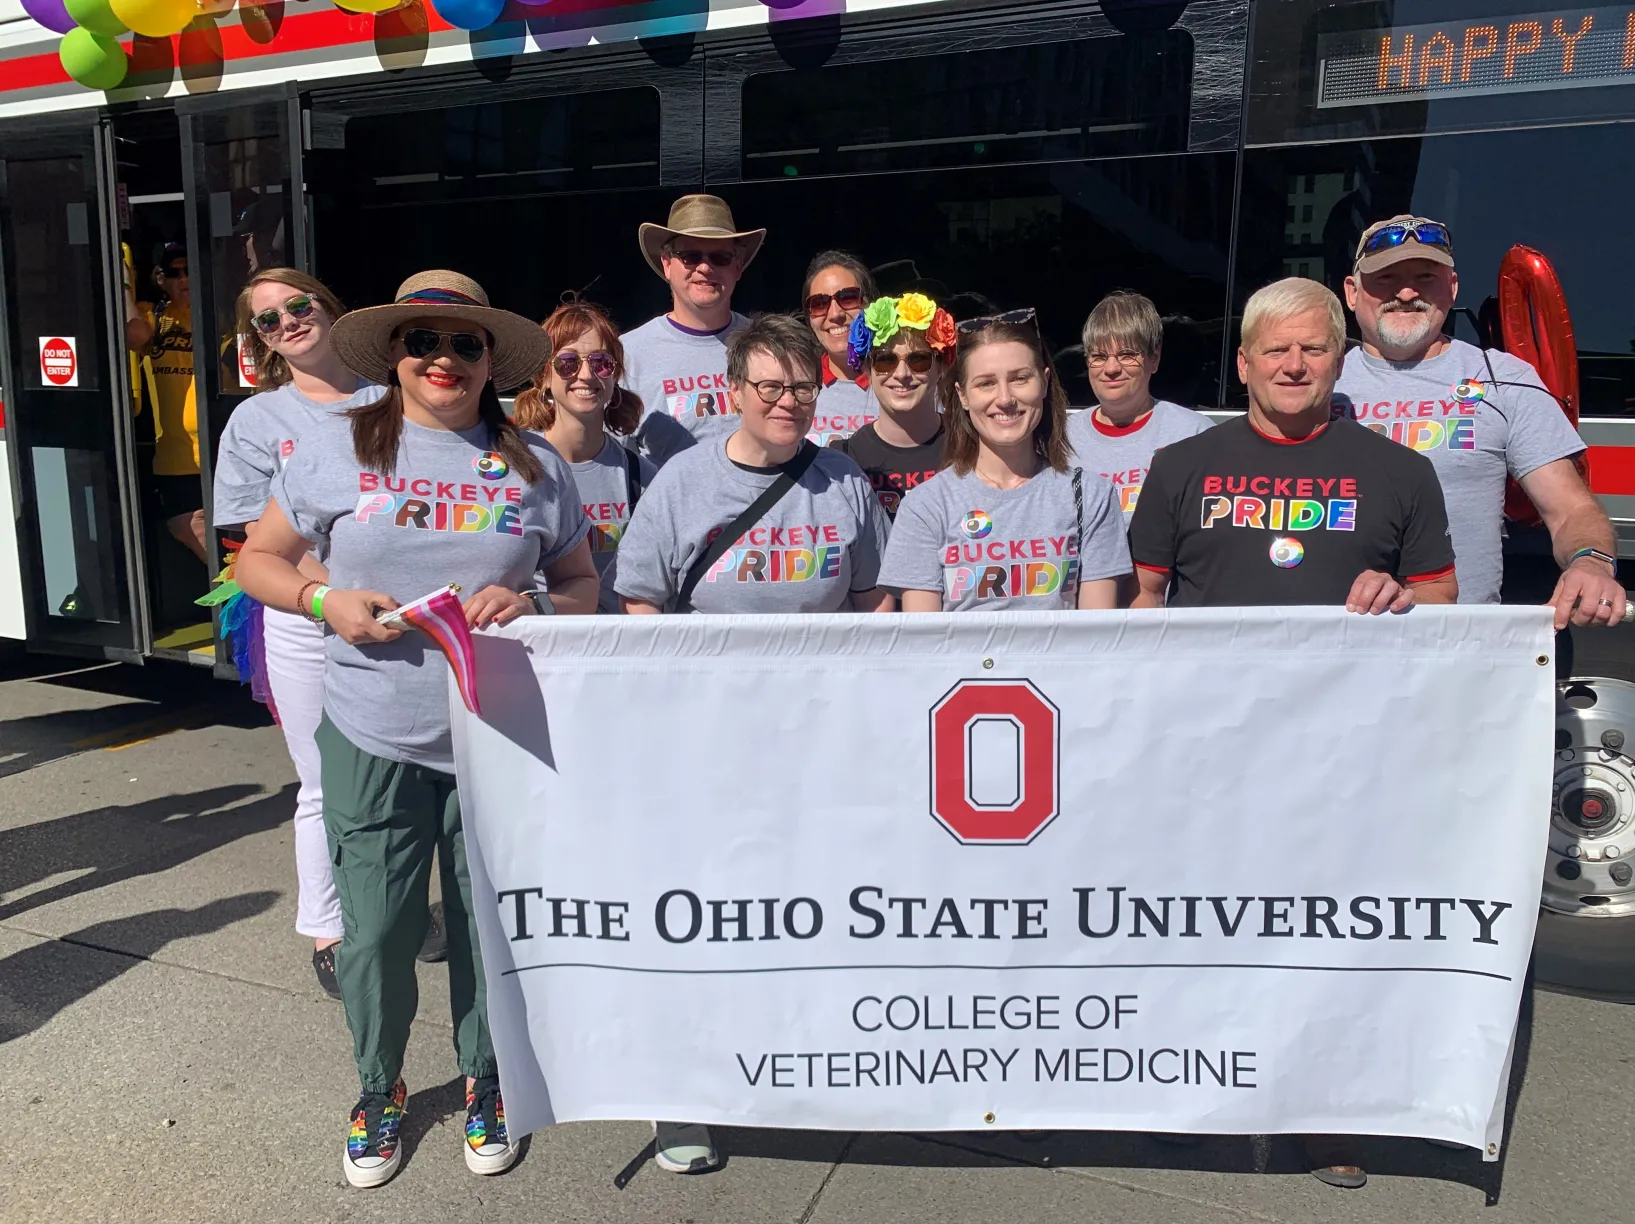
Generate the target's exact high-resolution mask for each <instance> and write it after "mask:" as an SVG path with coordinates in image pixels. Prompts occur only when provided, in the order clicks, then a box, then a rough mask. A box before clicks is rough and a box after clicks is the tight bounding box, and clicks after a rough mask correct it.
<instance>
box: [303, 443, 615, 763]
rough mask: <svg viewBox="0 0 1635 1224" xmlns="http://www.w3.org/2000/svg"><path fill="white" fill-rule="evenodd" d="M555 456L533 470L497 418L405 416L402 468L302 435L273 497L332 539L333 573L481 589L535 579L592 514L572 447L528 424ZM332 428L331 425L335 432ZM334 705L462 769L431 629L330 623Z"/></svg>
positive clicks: (380, 745) (401, 755)
mask: <svg viewBox="0 0 1635 1224" xmlns="http://www.w3.org/2000/svg"><path fill="white" fill-rule="evenodd" d="M522 436H523V438H524V439H526V440H527V443H528V448H529V449H530V450H531V451H533V453H534V454H535V455H536V456H538V458H539V461H540V462H541V463H542V464H543V465H544V468H545V474H544V476H543V478H541V479H540V480H538V481H536V482H535V483H534V484H531V485H530V484H525V483H524V482H523V481H522V480H521V478H520V477H518V476H517V475H516V474H515V473H514V472H512V471H511V470H510V467H509V465H508V464H507V463H506V461H505V460H504V459H503V458H502V457H501V456H500V455H499V454H498V453H496V452H494V451H492V450H490V449H489V447H490V446H491V445H492V435H491V434H490V432H489V430H488V427H487V426H484V425H479V426H477V427H476V428H474V429H469V430H465V431H463V432H460V433H453V432H450V431H447V430H441V429H427V428H425V427H424V426H421V425H416V424H414V423H413V422H412V421H407V420H406V421H404V422H403V440H402V443H401V445H400V447H399V449H398V456H397V465H396V470H395V472H394V473H393V474H392V475H390V476H382V475H379V474H378V473H376V472H371V471H367V470H365V469H364V468H363V465H362V464H360V463H359V462H358V461H357V459H356V458H355V457H354V455H353V452H352V447H351V445H350V439H348V440H347V442H346V444H345V445H320V446H302V447H300V448H299V449H298V450H297V451H296V452H295V455H294V457H293V458H291V460H290V461H289V462H288V463H287V464H285V466H284V468H283V470H282V471H281V472H280V473H279V474H278V476H277V477H276V478H275V479H274V481H273V498H274V499H275V500H276V501H277V502H278V504H279V506H280V507H281V508H282V509H283V511H284V513H285V515H287V516H288V517H289V520H290V522H291V523H293V524H294V525H295V529H296V530H297V531H299V532H300V533H301V534H302V535H303V536H305V537H306V538H307V539H309V540H320V539H325V538H327V539H328V540H329V545H330V549H329V581H330V583H331V584H332V585H334V586H336V587H339V588H344V589H355V588H363V589H365V590H371V591H380V592H383V593H384V594H387V595H390V596H391V597H392V598H393V599H396V600H397V601H398V602H399V603H409V602H410V601H411V600H415V599H419V598H420V597H421V596H422V595H427V594H430V593H431V592H432V591H435V590H437V588H439V587H441V586H444V585H445V584H447V583H450V582H455V583H458V584H459V585H460V597H461V598H462V599H467V598H470V597H471V596H472V595H475V594H476V593H477V592H478V591H480V590H482V589H483V588H484V587H487V586H502V587H508V588H509V589H511V590H513V591H521V590H526V589H527V588H528V587H529V585H530V584H531V582H532V580H533V576H534V574H535V572H536V571H539V570H542V569H545V568H546V567H548V566H550V565H552V564H554V563H555V562H556V561H558V560H560V559H561V558H562V557H564V556H566V555H567V554H568V553H569V552H570V551H572V550H573V548H574V547H575V546H576V545H577V544H578V543H579V541H580V540H582V539H584V537H585V534H586V532H588V531H589V530H590V523H589V522H588V521H587V520H586V518H585V515H584V512H583V511H582V510H581V509H580V504H581V503H580V498H579V490H578V489H577V488H575V487H574V483H573V474H572V473H571V472H569V471H568V465H567V464H565V463H563V462H562V457H561V456H560V455H558V454H557V453H556V451H554V450H552V449H551V447H550V445H549V444H548V443H547V442H546V441H545V439H544V438H542V437H540V436H539V435H538V434H535V433H524V434H523V435H522ZM325 441H327V439H325ZM325 650H326V661H325V665H324V710H325V712H327V713H328V715H329V718H330V721H331V722H333V723H334V724H335V727H336V729H337V730H339V731H340V732H341V734H342V735H344V736H346V738H347V739H348V740H350V741H351V742H352V743H353V744H354V745H356V746H357V747H359V748H361V749H363V750H364V751H365V752H369V753H372V754H373V755H375V756H378V757H386V758H387V759H389V760H393V761H404V762H407V763H409V764H412V765H423V766H426V767H427V768H429V769H437V770H441V771H443V772H444V773H453V772H454V759H453V755H452V751H451V748H450V745H449V711H448V672H449V669H448V664H447V663H446V662H444V660H443V656H442V654H441V653H440V652H439V651H438V649H437V647H436V645H435V644H433V642H432V640H431V638H429V637H427V636H426V635H425V634H423V633H420V632H418V631H413V630H411V631H409V632H406V633H405V634H404V635H403V636H402V637H400V638H398V639H397V640H396V641H394V642H380V643H371V644H369V645H366V646H350V645H348V644H347V643H346V642H345V641H343V640H342V639H341V638H340V637H338V636H336V635H335V634H334V633H328V634H326V638H325Z"/></svg>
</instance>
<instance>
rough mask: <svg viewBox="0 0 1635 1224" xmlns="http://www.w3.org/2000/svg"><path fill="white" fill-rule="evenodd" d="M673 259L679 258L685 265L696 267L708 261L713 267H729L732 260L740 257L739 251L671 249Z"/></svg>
mask: <svg viewBox="0 0 1635 1224" xmlns="http://www.w3.org/2000/svg"><path fill="white" fill-rule="evenodd" d="M670 258H671V259H679V260H680V261H681V262H682V264H683V265H685V266H686V267H689V268H696V267H698V265H699V264H701V263H707V264H709V265H710V267H712V268H728V267H731V266H732V261H733V260H735V259H737V258H738V252H737V251H671V252H670Z"/></svg>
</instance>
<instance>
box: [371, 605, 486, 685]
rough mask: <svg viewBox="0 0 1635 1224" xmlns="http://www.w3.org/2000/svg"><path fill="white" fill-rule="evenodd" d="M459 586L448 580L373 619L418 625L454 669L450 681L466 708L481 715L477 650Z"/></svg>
mask: <svg viewBox="0 0 1635 1224" xmlns="http://www.w3.org/2000/svg"><path fill="white" fill-rule="evenodd" d="M459 590H460V588H459V587H458V586H455V585H453V584H452V583H451V584H450V585H448V586H446V587H444V588H443V589H442V590H440V591H433V592H432V593H431V594H430V595H426V596H423V597H422V598H420V599H417V600H415V601H414V602H413V603H411V604H404V605H403V607H401V608H394V609H392V610H391V611H390V612H383V613H382V614H381V615H380V616H379V617H377V618H376V619H378V620H379V621H380V623H381V624H383V625H392V626H394V627H396V628H410V629H418V630H420V631H421V632H422V633H425V634H428V635H429V636H430V637H431V640H432V641H434V642H436V643H437V649H439V650H441V651H442V652H443V657H444V658H445V659H447V660H448V665H449V666H450V667H451V668H453V669H454V683H455V684H456V685H458V686H459V688H460V699H461V700H462V701H464V702H465V703H466V709H468V710H470V711H471V712H472V713H473V714H476V715H477V716H478V717H481V716H482V712H483V708H482V703H481V702H479V701H478V700H477V653H476V651H475V650H474V649H473V648H472V645H471V630H470V629H469V628H467V627H466V614H465V609H463V608H462V607H460V597H459V594H458V592H459Z"/></svg>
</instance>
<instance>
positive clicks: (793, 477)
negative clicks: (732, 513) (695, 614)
mask: <svg viewBox="0 0 1635 1224" xmlns="http://www.w3.org/2000/svg"><path fill="white" fill-rule="evenodd" d="M817 455H818V448H817V446H816V445H814V444H813V443H811V442H802V443H801V447H800V450H798V451H796V452H795V457H794V458H793V459H791V460H790V461H789V462H788V463H786V464H784V465H783V466H782V467H781V468H780V469H779V470H778V478H777V479H776V480H774V481H773V482H772V483H771V484H769V485H767V487H766V489H765V490H764V491H763V492H762V493H761V495H760V496H759V497H757V498H756V499H755V500H754V501H752V502H750V504H749V505H748V506H746V507H745V508H744V512H743V513H742V514H740V515H739V516H738V517H737V518H735V519H733V520H732V522H730V523H728V524H727V525H726V526H725V527H723V528H722V529H721V534H720V535H718V536H716V537H715V539H714V540H713V541H712V542H711V544H710V546H709V547H708V548H706V549H705V550H704V552H703V555H701V556H700V557H699V558H698V560H697V561H694V562H693V567H692V568H691V569H690V570H688V571H687V577H686V580H685V581H684V582H682V584H681V593H680V594H679V595H678V596H677V597H676V611H677V612H688V611H691V610H692V606H693V590H694V589H695V588H696V587H697V586H698V584H699V583H700V582H702V581H704V575H705V574H707V573H709V571H710V566H712V565H714V564H715V563H716V562H717V561H719V560H720V559H721V556H722V554H723V553H725V552H726V551H727V549H729V548H731V547H732V546H733V544H734V543H736V542H737V540H738V538H739V537H740V536H741V535H743V534H744V532H746V531H748V530H749V529H750V528H751V527H753V526H755V524H756V523H758V522H760V521H761V519H762V518H764V517H765V516H766V513H767V511H768V510H771V509H772V507H773V506H776V505H777V504H778V503H779V502H781V501H782V500H783V499H784V498H785V497H787V496H788V494H789V490H791V489H793V488H794V487H795V485H796V484H797V483H798V482H799V481H800V478H801V477H802V476H804V475H806V469H807V468H809V467H811V466H812V460H814V459H816V458H817Z"/></svg>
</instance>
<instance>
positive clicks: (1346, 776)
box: [454, 607, 1554, 1156]
mask: <svg viewBox="0 0 1635 1224" xmlns="http://www.w3.org/2000/svg"><path fill="white" fill-rule="evenodd" d="M476 644H477V651H478V664H479V686H480V690H481V694H482V706H483V710H484V716H483V717H482V718H481V719H478V718H476V717H474V716H472V715H470V714H468V713H467V712H466V711H465V709H464V707H463V706H462V705H461V704H460V702H459V700H458V698H456V699H455V701H454V717H455V748H456V757H457V761H458V769H459V778H460V791H461V795H462V800H463V804H464V811H465V823H466V829H467V831H468V835H469V836H468V840H467V844H468V849H469V856H470V858H471V861H472V864H473V877H474V879H473V888H474V891H475V895H476V897H477V913H478V918H479V922H480V930H481V935H482V944H483V955H484V963H485V966H486V968H487V973H488V1005H489V1013H490V1022H491V1025H492V1028H493V1032H494V1037H495V1042H496V1046H497V1049H498V1053H499V1058H500V1066H501V1076H502V1082H503V1085H504V1090H505V1102H506V1110H507V1115H508V1119H509V1122H510V1125H511V1127H512V1129H513V1132H514V1133H517V1134H522V1133H526V1132H527V1131H529V1130H531V1129H533V1128H535V1127H538V1126H542V1125H547V1124H550V1123H552V1122H561V1121H571V1120H576V1119H615V1118H631V1119H644V1118H664V1119H675V1120H684V1121H696V1122H711V1123H722V1124H730V1125H738V1126H787V1127H814V1128H831V1129H842V1130H914V1131H930V1130H981V1129H985V1128H993V1129H1012V1128H1042V1129H1064V1128H1093V1129H1118V1130H1148V1131H1181V1132H1200V1133H1283V1132H1295V1133H1301V1132H1312V1133H1356V1134H1374V1135H1421V1136H1429V1137H1434V1138H1439V1139H1446V1140H1451V1141H1456V1142H1460V1143H1464V1144H1468V1145H1470V1146H1473V1147H1478V1148H1482V1149H1484V1150H1485V1151H1486V1152H1487V1153H1488V1154H1489V1155H1490V1156H1492V1155H1493V1154H1495V1153H1496V1152H1497V1150H1498V1146H1497V1145H1498V1142H1499V1139H1500V1131H1499V1126H1500V1123H1501V1121H1502V1114H1503V1100H1504V1091H1505V1079H1506V1075H1507V1067H1508V1057H1509V1049H1510V1043H1511V1038H1512V1034H1513V1029H1514V1024H1515V1019H1516V1012H1517V1006H1518V1002H1519V999H1520V992H1521V986H1522V979H1523V975H1524V973H1525V971H1526V966H1527V960H1528V953H1529V949H1530V947H1531V944H1532V939H1533V927H1534V922H1535V919H1536V914H1537V907H1538V899H1539V884H1540V874H1539V873H1540V865H1541V864H1542V863H1543V861H1544V853H1545V844H1546V828H1547V824H1548V819H1549V810H1550V802H1551V796H1550V768H1551V742H1552V740H1551V736H1552V733H1553V714H1554V698H1553V677H1554V665H1553V659H1552V653H1553V649H1552V648H1553V639H1552V633H1551V630H1550V623H1549V613H1548V611H1547V610H1544V609H1536V608H1497V607H1459V608H1446V609H1442V608H1420V609H1416V610H1414V611H1413V612H1411V613H1409V614H1408V615H1406V616H1383V617H1359V616H1352V615H1347V614H1345V613H1343V612H1341V611H1338V610H1329V609H1288V610H1273V609H1267V610H1235V609H1234V610H1213V611H1190V612H1169V613H1145V614H1141V613H1136V614H1122V613H1105V614H1101V613H1097V614H1080V613H1048V614H1014V615H963V616H877V617H870V616H810V617H787V618H782V617H742V618H716V617H699V616H695V617H620V618H616V619H615V618H608V617H583V618H562V619H560V620H555V619H551V620H547V619H544V618H528V619H525V620H522V621H519V622H517V623H516V624H514V625H513V626H511V627H510V628H509V629H508V630H505V631H502V632H500V633H498V634H493V635H482V636H479V637H478V639H477V643H476Z"/></svg>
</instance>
